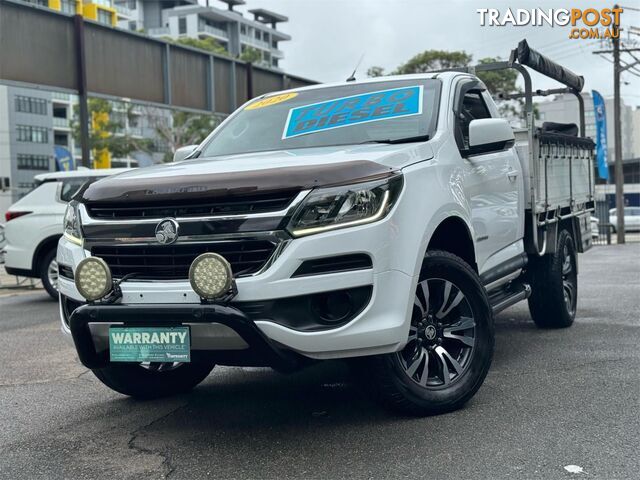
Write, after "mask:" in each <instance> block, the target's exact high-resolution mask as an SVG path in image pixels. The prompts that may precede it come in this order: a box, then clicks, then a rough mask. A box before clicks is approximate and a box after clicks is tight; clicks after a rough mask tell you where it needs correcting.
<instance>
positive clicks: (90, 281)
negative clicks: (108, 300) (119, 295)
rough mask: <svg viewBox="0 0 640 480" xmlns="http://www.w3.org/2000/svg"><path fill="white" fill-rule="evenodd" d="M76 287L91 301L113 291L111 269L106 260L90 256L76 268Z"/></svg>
mask: <svg viewBox="0 0 640 480" xmlns="http://www.w3.org/2000/svg"><path fill="white" fill-rule="evenodd" d="M75 282H76V287H77V288H78V292H80V295H82V296H83V297H84V298H86V299H87V300H88V301H89V302H93V301H95V300H98V299H100V298H102V297H104V296H105V295H107V293H109V292H110V291H111V288H112V286H113V285H112V282H111V270H109V266H108V265H107V264H106V262H105V261H104V260H102V259H101V258H98V257H88V258H85V259H84V260H82V261H81V262H80V263H79V264H78V267H77V268H76V274H75Z"/></svg>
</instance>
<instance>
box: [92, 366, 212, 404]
mask: <svg viewBox="0 0 640 480" xmlns="http://www.w3.org/2000/svg"><path fill="white" fill-rule="evenodd" d="M213 367H214V365H213V364H211V363H147V364H122V365H117V364H116V365H111V366H109V367H106V368H100V369H95V370H93V374H94V375H95V376H96V377H98V380H100V381H101V382H102V383H104V384H105V385H106V386H107V387H109V388H110V389H112V390H115V391H116V392H119V393H122V394H123V395H129V396H130V397H135V398H140V399H151V398H160V397H168V396H171V395H176V394H178V393H184V392H188V391H189V390H191V389H193V388H194V387H195V386H196V385H198V384H199V383H200V382H202V381H203V380H204V379H205V378H207V376H208V375H209V373H211V370H213Z"/></svg>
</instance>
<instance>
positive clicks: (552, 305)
mask: <svg viewBox="0 0 640 480" xmlns="http://www.w3.org/2000/svg"><path fill="white" fill-rule="evenodd" d="M577 265H578V264H577V258H576V249H575V245H574V243H573V238H572V237H571V234H569V232H568V231H567V230H561V231H560V234H559V235H558V245H557V248H556V251H555V253H552V254H548V255H545V256H543V257H541V258H534V259H532V261H531V262H530V271H529V277H530V280H531V297H529V311H530V312H531V317H532V318H533V321H534V322H535V324H536V325H537V326H538V327H540V328H566V327H570V326H571V325H572V324H573V320H574V318H575V317H576V305H577V301H578V269H577Z"/></svg>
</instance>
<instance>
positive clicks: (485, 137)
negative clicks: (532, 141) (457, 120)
mask: <svg viewBox="0 0 640 480" xmlns="http://www.w3.org/2000/svg"><path fill="white" fill-rule="evenodd" d="M514 142H515V137H514V135H513V130H512V129H511V125H509V122H508V121H506V120H504V119H502V118H481V119H478V120H471V123H469V149H468V151H467V153H468V154H469V155H477V154H479V153H488V152H495V151H498V150H504V149H506V148H509V147H511V146H512V145H513V143H514Z"/></svg>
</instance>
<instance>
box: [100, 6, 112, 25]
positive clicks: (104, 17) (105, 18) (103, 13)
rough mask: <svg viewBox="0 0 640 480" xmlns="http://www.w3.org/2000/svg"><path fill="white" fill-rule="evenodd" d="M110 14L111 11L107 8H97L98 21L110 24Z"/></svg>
mask: <svg viewBox="0 0 640 480" xmlns="http://www.w3.org/2000/svg"><path fill="white" fill-rule="evenodd" d="M111 16H112V13H111V12H109V11H108V10H102V9H100V8H99V9H98V23H103V24H105V25H111Z"/></svg>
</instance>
